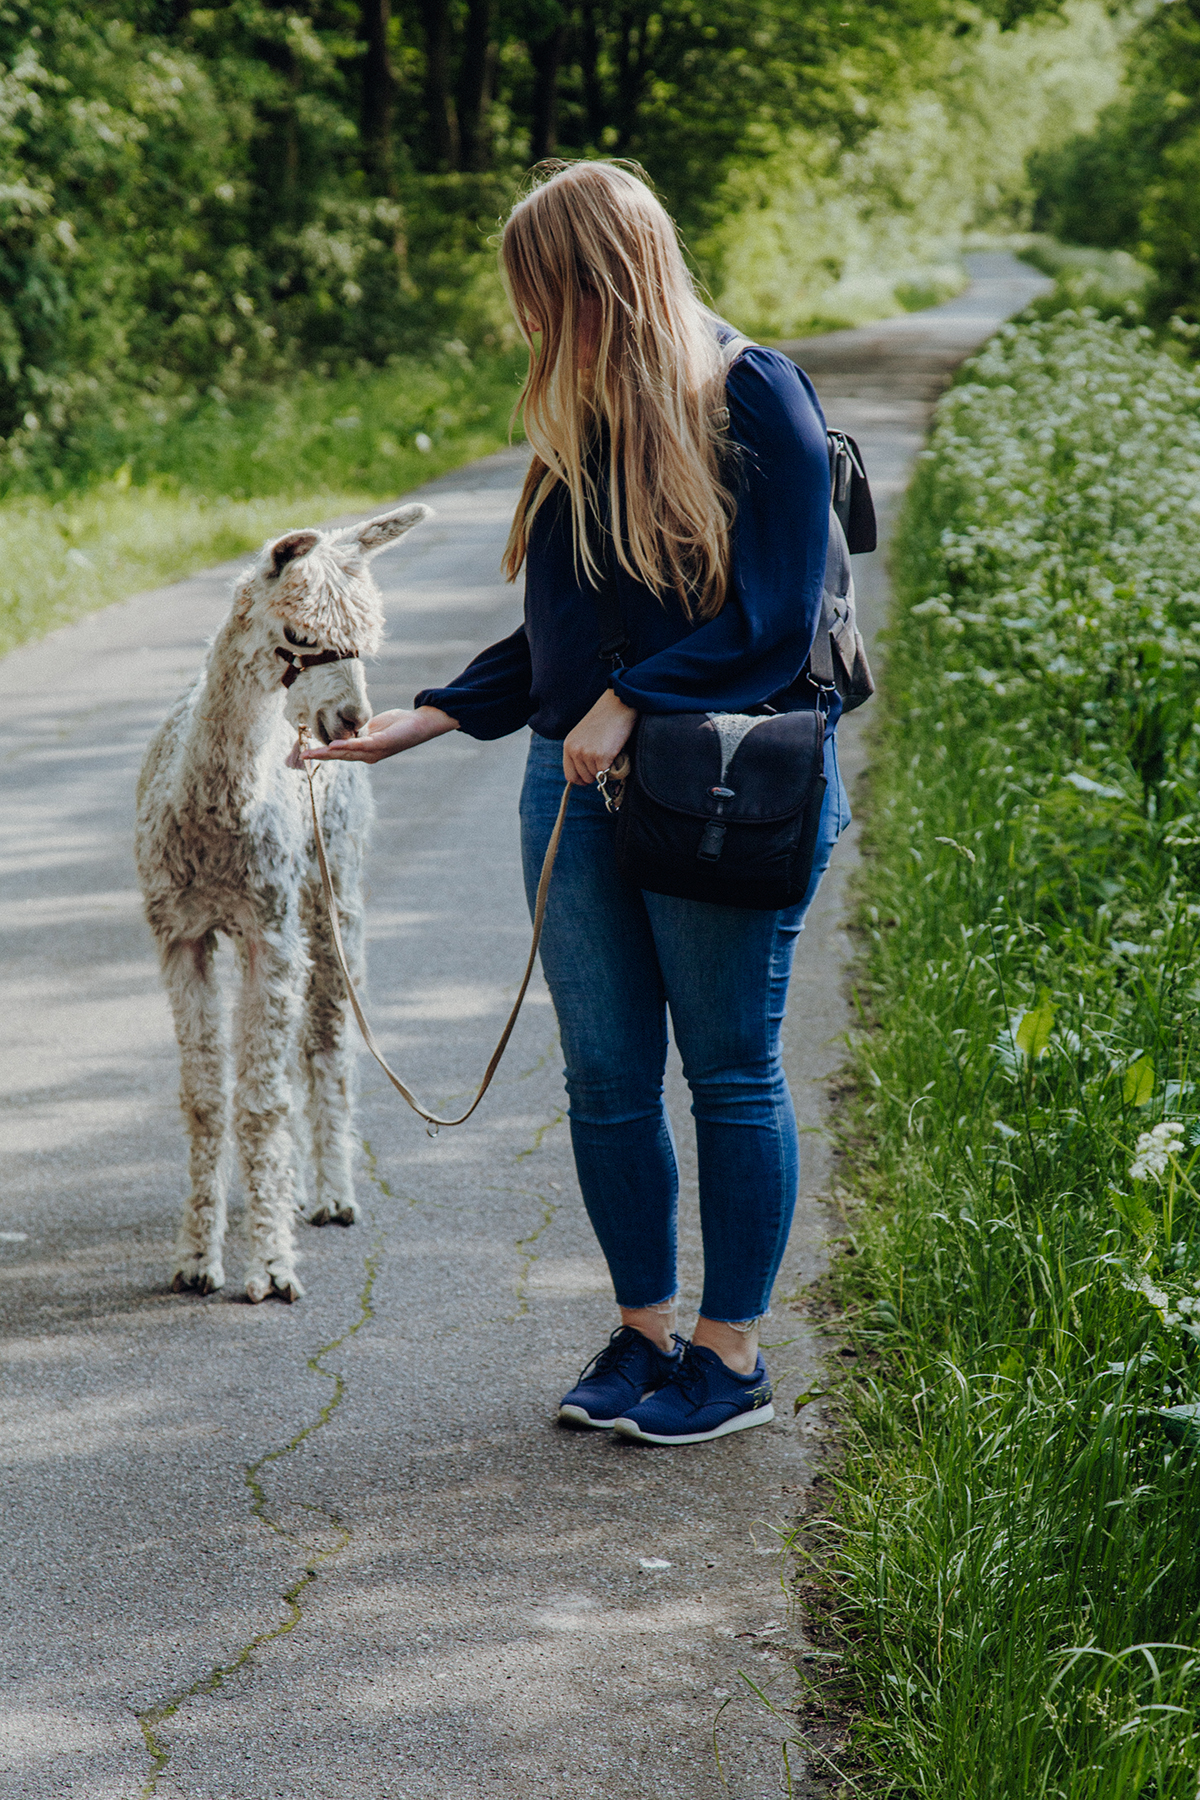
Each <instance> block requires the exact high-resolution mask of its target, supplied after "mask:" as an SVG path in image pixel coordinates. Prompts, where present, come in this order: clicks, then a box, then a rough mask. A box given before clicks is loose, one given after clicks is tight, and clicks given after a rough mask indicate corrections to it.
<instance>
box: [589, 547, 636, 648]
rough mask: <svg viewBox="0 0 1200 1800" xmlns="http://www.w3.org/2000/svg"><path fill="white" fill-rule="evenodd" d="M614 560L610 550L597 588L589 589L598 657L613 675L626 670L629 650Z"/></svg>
mask: <svg viewBox="0 0 1200 1800" xmlns="http://www.w3.org/2000/svg"><path fill="white" fill-rule="evenodd" d="M610 541H611V540H610ZM615 561H616V558H615V557H614V556H613V554H612V550H611V548H610V549H609V552H608V554H607V555H606V557H605V559H604V567H603V568H602V569H601V571H600V585H599V587H595V588H593V589H592V605H593V606H594V607H595V609H596V618H597V621H598V622H599V625H600V649H599V651H598V652H597V654H598V655H599V658H600V661H601V662H602V663H607V664H608V666H609V668H610V669H611V670H612V673H613V674H614V675H615V674H616V673H617V670H618V669H623V668H624V667H625V653H626V651H627V650H628V649H629V633H628V632H627V631H626V629H625V621H624V619H623V618H622V617H621V602H620V600H619V598H618V597H617V582H616V571H615V568H614V566H613V565H614V563H615Z"/></svg>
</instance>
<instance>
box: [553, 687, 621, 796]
mask: <svg viewBox="0 0 1200 1800" xmlns="http://www.w3.org/2000/svg"><path fill="white" fill-rule="evenodd" d="M636 723H637V712H636V710H635V709H634V708H633V707H632V706H626V704H625V702H624V701H623V700H618V699H617V696H616V695H615V694H614V693H613V691H612V689H611V688H609V689H608V691H607V692H606V693H603V694H601V696H600V698H599V699H598V700H597V702H596V704H595V706H593V708H592V710H591V712H589V713H585V714H584V716H583V718H582V719H580V721H579V723H578V725H577V726H576V727H575V729H574V731H572V732H571V734H570V736H569V737H568V738H567V740H566V742H565V743H564V745H563V774H564V775H565V776H566V778H567V780H568V781H570V782H572V783H573V784H574V786H575V787H590V786H591V784H592V782H593V781H595V779H596V777H597V775H599V774H600V773H601V771H602V770H604V769H608V768H611V767H612V764H613V763H614V762H615V760H616V758H617V757H618V756H620V754H621V752H622V750H623V749H624V748H625V746H626V744H627V743H628V742H629V734H630V732H631V731H632V730H633V728H634V725H635V724H636Z"/></svg>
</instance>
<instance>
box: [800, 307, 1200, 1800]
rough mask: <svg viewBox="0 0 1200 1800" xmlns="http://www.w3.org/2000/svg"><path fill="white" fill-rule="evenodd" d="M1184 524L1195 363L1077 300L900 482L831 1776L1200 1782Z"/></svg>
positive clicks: (846, 1271)
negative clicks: (902, 504) (844, 1750)
mask: <svg viewBox="0 0 1200 1800" xmlns="http://www.w3.org/2000/svg"><path fill="white" fill-rule="evenodd" d="M1198 519H1200V385H1198V384H1197V381H1196V379H1195V376H1194V374H1193V373H1192V372H1191V371H1189V370H1188V369H1187V368H1185V367H1184V366H1183V365H1182V364H1181V362H1180V361H1179V360H1177V359H1176V358H1175V357H1173V356H1172V355H1170V354H1168V353H1167V352H1165V351H1163V350H1161V349H1159V348H1157V347H1156V345H1155V343H1154V342H1153V340H1152V339H1151V338H1150V336H1149V334H1148V333H1146V332H1144V331H1141V330H1135V329H1130V328H1129V327H1128V326H1122V325H1121V324H1120V323H1118V322H1116V321H1104V320H1101V319H1098V318H1097V317H1096V316H1095V315H1094V314H1077V313H1067V314H1063V315H1060V316H1059V317H1058V318H1056V319H1053V320H1051V321H1049V322H1029V323H1025V324H1021V325H1019V326H1015V327H1009V328H1007V329H1006V330H1005V331H1004V332H1002V333H1001V334H1000V336H999V337H998V338H997V339H995V340H993V343H992V345H991V346H990V347H989V348H988V349H986V350H985V351H984V353H982V355H981V356H980V357H979V358H977V359H976V361H975V363H974V364H973V365H971V366H970V367H969V368H968V369H967V370H966V371H965V374H964V377H963V380H962V381H961V383H960V385H959V386H958V387H956V388H955V389H953V390H952V391H951V393H950V394H949V395H948V396H947V397H946V398H945V399H944V400H943V402H942V405H941V408H940V411H939V416H938V421H937V424H936V426H935V430H934V433H933V437H932V439H931V444H930V449H929V452H928V453H927V456H926V459H925V460H924V461H923V463H922V464H921V467H920V473H919V474H918V477H917V480H916V482H915V484H914V487H913V489H912V491H911V493H910V495H909V498H908V501H907V505H906V509H905V513H904V516H903V520H902V524H901V529H900V533H899V545H898V552H897V557H896V574H897V586H898V616H897V620H896V623H895V625H894V627H893V629H892V632H891V634H890V638H889V644H888V665H887V682H886V684H885V698H884V699H883V700H882V701H881V712H880V718H879V721H878V739H877V748H876V760H875V773H874V778H873V786H872V794H871V802H870V814H869V821H868V843H869V851H870V854H869V857H868V860H867V864H866V872H865V875H864V877H863V888H862V895H861V899H862V911H861V925H862V930H863V943H864V954H863V958H862V963H861V967H860V980H859V986H858V994H859V1000H860V1004H861V1007H862V1013H863V1026H864V1029H863V1031H862V1033H861V1035H860V1038H859V1042H858V1049H857V1072H858V1101H857V1109H856V1111H855V1112H854V1114H853V1116H852V1117H851V1118H850V1119H849V1120H848V1121H847V1137H846V1151H847V1161H846V1165H845V1175H846V1179H847V1180H848V1181H849V1182H850V1184H851V1186H852V1189H853V1191H854V1193H855V1194H856V1197H857V1204H856V1206H855V1207H854V1208H853V1209H852V1211H851V1214H850V1218H851V1234H850V1236H849V1237H848V1239H847V1242H846V1245H845V1249H846V1252H847V1253H846V1254H845V1255H844V1256H841V1257H839V1259H838V1262H837V1268H836V1276H835V1280H836V1285H837V1289H838V1292H839V1295H840V1299H841V1302H842V1307H843V1329H844V1330H845V1331H846V1332H847V1335H848V1339H849V1342H850V1344H851V1345H852V1347H853V1348H854V1349H855V1350H856V1351H857V1352H858V1364H857V1370H858V1372H857V1374H856V1376H855V1378H854V1379H853V1380H852V1381H851V1383H850V1384H849V1386H848V1388H847V1390H846V1394H845V1409H844V1425H845V1431H846V1441H847V1456H846V1461H845V1464H844V1467H843V1471H842V1474H841V1477H840V1481H839V1484H838V1494H837V1501H836V1504H835V1505H834V1507H833V1509H832V1511H831V1512H829V1513H828V1514H827V1515H825V1516H824V1517H823V1518H819V1519H816V1520H814V1521H813V1522H812V1523H811V1524H809V1525H808V1526H807V1527H803V1526H802V1527H800V1528H799V1529H798V1530H797V1533H796V1547H797V1549H798V1551H799V1552H800V1554H801V1555H802V1557H804V1558H806V1559H807V1565H808V1566H807V1573H806V1576H805V1580H806V1582H807V1583H808V1593H809V1599H810V1602H811V1604H812V1610H813V1613H814V1616H815V1617H817V1618H824V1620H825V1625H824V1628H823V1629H824V1631H825V1632H826V1633H827V1634H828V1638H829V1640H830V1641H831V1643H832V1644H834V1645H835V1646H836V1647H837V1648H838V1649H840V1650H841V1651H842V1652H843V1653H844V1657H845V1660H844V1663H843V1664H842V1665H841V1667H842V1670H843V1673H842V1675H841V1676H840V1677H839V1680H838V1683H837V1685H836V1687H835V1688H833V1689H829V1690H827V1697H828V1698H830V1699H836V1700H837V1701H838V1702H839V1703H841V1704H847V1705H849V1707H850V1709H851V1710H853V1711H855V1712H856V1713H857V1715H858V1721H859V1722H858V1726H857V1729H856V1731H855V1733H854V1735H853V1746H852V1749H851V1751H850V1752H849V1753H848V1755H847V1757H846V1758H845V1759H844V1768H845V1772H846V1775H847V1776H848V1777H849V1779H850V1781H851V1782H852V1784H853V1786H852V1788H851V1789H850V1790H849V1791H855V1790H857V1789H860V1788H861V1789H862V1790H863V1791H867V1792H871V1793H887V1794H896V1795H901V1794H903V1795H905V1796H910V1795H928V1796H931V1797H933V1796H936V1797H937V1800H944V1797H945V1796H950V1795H953V1796H956V1797H957V1796H964V1797H966V1796H971V1800H984V1797H986V1800H1002V1797H1003V1800H1010V1797H1011V1800H1018V1797H1019V1800H1050V1797H1052V1796H1053V1797H1054V1800H1135V1797H1137V1796H1146V1797H1147V1800H1148V1797H1149V1796H1154V1800H1167V1797H1168V1796H1169V1797H1171V1800H1176V1797H1178V1800H1195V1795H1196V1792H1197V1782H1198V1779H1200V1736H1198V1734H1197V1718H1198V1716H1200V1712H1198V1708H1200V1570H1198V1567H1197V1552H1198V1549H1200V1460H1198V1459H1197V1458H1196V1456H1195V1454H1194V1451H1195V1447H1196V1445H1197V1444H1200V1429H1198V1428H1197V1426H1196V1424H1195V1423H1194V1422H1193V1417H1192V1414H1191V1412H1190V1411H1189V1410H1187V1409H1190V1408H1193V1407H1197V1406H1198V1405H1200V1343H1198V1340H1200V1196H1198V1193H1197V1188H1198V1187H1200V1171H1198V1170H1197V1167H1196V1163H1197V1155H1198V1153H1197V1151H1196V1149H1195V1147H1194V1146H1195V1144H1196V1142H1197V1140H1198V1138H1200V1117H1198V1115H1200V1099H1198V1090H1197V1087H1196V1081H1197V1072H1196V1067H1195V1064H1196V1051H1197V1038H1198V1031H1197V1020H1198V1003H1200V982H1198V980H1197V972H1196V970H1197V953H1198V950H1200V941H1198V940H1200V735H1198V734H1200V708H1198V702H1200V680H1198V675H1197V669H1198V660H1197V659H1198V654H1200V587H1198V585H1197V580H1196V576H1195V553H1194V539H1195V533H1196V526H1197V521H1198ZM1172 1125H1173V1126H1174V1127H1175V1130H1174V1132H1173V1133H1171V1134H1169V1135H1170V1138H1171V1142H1172V1143H1173V1144H1174V1145H1175V1146H1176V1148H1175V1150H1174V1152H1170V1151H1168V1150H1164V1151H1163V1152H1162V1154H1161V1155H1160V1156H1159V1158H1158V1164H1157V1167H1153V1166H1152V1167H1147V1166H1146V1163H1145V1160H1144V1158H1143V1157H1140V1156H1139V1140H1143V1139H1144V1138H1145V1137H1146V1136H1147V1134H1150V1133H1151V1132H1153V1131H1154V1130H1155V1128H1160V1135H1161V1131H1162V1130H1165V1129H1166V1128H1167V1127H1169V1126H1172ZM1143 1148H1144V1145H1143ZM1178 1409H1183V1410H1178ZM821 1766H822V1765H821V1764H820V1762H819V1759H818V1760H817V1761H816V1762H815V1763H814V1768H820V1767H821Z"/></svg>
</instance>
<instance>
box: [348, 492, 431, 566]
mask: <svg viewBox="0 0 1200 1800" xmlns="http://www.w3.org/2000/svg"><path fill="white" fill-rule="evenodd" d="M432 517H433V508H432V506H421V505H419V504H417V503H414V504H413V505H411V506H399V507H397V508H396V511H395V512H390V513H381V514H380V515H379V517H378V518H377V519H368V520H367V521H366V523H365V524H363V525H359V526H358V527H357V529H356V530H354V531H353V532H352V533H351V536H352V537H355V538H357V540H358V542H359V543H360V544H361V546H362V548H363V551H364V552H365V554H366V555H367V556H375V555H377V554H378V552H379V551H380V550H383V549H385V548H386V547H387V545H388V544H390V543H391V542H392V541H393V539H395V538H398V537H403V536H404V533H405V532H406V531H411V530H412V528H413V526H414V525H419V524H420V523H421V520H422V519H431V518H432Z"/></svg>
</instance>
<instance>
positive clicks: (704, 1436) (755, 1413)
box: [613, 1401, 775, 1444]
mask: <svg viewBox="0 0 1200 1800" xmlns="http://www.w3.org/2000/svg"><path fill="white" fill-rule="evenodd" d="M774 1417H775V1408H774V1407H773V1406H772V1405H771V1404H770V1402H769V1401H768V1403H767V1405H766V1406H758V1407H755V1408H753V1410H752V1411H750V1412H744V1413H735V1414H734V1415H733V1417H732V1419H726V1421H725V1423H724V1425H717V1426H715V1427H714V1429H713V1430H712V1431H693V1432H690V1433H689V1434H688V1435H687V1436H686V1437H664V1436H663V1434H662V1433H661V1432H657V1431H643V1430H642V1428H641V1426H640V1425H639V1424H638V1423H637V1421H636V1419H614V1420H613V1430H614V1431H615V1432H618V1433H619V1434H620V1435H621V1437H627V1438H632V1439H633V1441H634V1442H635V1443H637V1444H707V1443H709V1442H710V1441H711V1440H712V1439H713V1438H719V1437H728V1436H729V1433H730V1432H731V1431H747V1430H748V1429H749V1428H750V1426H751V1425H769V1424H770V1423H771V1420H772V1419H773V1418H774Z"/></svg>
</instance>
